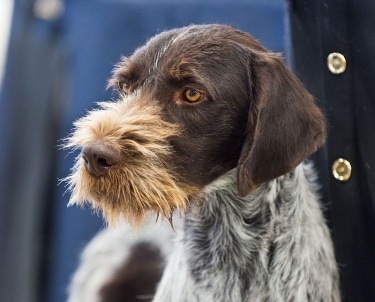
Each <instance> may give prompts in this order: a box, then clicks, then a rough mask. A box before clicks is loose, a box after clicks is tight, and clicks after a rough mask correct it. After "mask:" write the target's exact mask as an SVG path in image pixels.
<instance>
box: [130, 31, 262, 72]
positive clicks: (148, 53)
mask: <svg viewBox="0 0 375 302" xmlns="http://www.w3.org/2000/svg"><path fill="white" fill-rule="evenodd" d="M249 46H250V47H249ZM259 46H260V45H258V43H257V42H256V41H255V40H254V39H253V38H252V37H250V36H249V35H248V34H246V33H244V32H242V31H239V30H236V29H233V28H231V27H229V26H225V25H194V26H188V27H183V28H178V29H173V30H169V31H165V32H162V33H160V34H158V35H156V36H155V37H153V38H152V39H150V40H149V41H148V42H147V43H146V45H145V46H143V47H141V48H139V49H138V50H137V51H136V52H135V53H134V54H133V56H132V59H133V60H134V61H138V60H139V61H141V62H142V63H144V62H145V58H147V59H148V61H149V62H152V63H153V64H154V65H155V66H158V65H159V64H160V63H161V62H162V61H163V62H164V63H167V64H168V63H171V64H172V63H175V62H178V61H184V62H186V63H188V62H189V58H191V59H192V62H194V59H195V62H196V60H202V61H201V62H199V64H204V63H205V62H207V61H209V60H211V61H213V60H215V59H217V60H221V59H225V58H228V57H233V56H237V55H240V54H243V53H244V52H243V48H244V47H248V48H249V49H251V48H254V49H256V48H259Z"/></svg>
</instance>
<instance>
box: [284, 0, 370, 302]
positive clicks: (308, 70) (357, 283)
mask: <svg viewBox="0 0 375 302" xmlns="http://www.w3.org/2000/svg"><path fill="white" fill-rule="evenodd" d="M374 16H375V2H374V1H371V0H369V1H366V0H361V1H358V0H326V1H311V0H295V1H289V23H290V31H291V50H292V55H291V59H292V67H293V69H294V71H295V72H296V74H297V75H298V76H299V77H300V79H301V80H302V81H303V82H304V83H305V85H306V86H307V88H308V89H309V90H310V92H311V93H312V94H313V95H314V96H315V97H316V99H317V101H318V103H319V105H320V106H321V107H322V109H323V110H324V111H325V113H326V116H327V118H328V122H329V133H328V141H327V143H326V145H325V146H324V147H323V148H322V149H321V150H319V152H318V153H317V154H315V155H314V158H315V160H316V161H317V165H318V169H319V173H320V177H321V180H322V181H323V196H324V202H325V206H326V208H327V218H328V219H329V223H330V225H331V227H332V229H333V239H334V244H335V249H336V258H337V261H338V263H339V266H340V272H341V287H342V293H343V300H344V301H350V302H357V301H358V302H362V301H375V203H374V201H375V84H374V79H375V61H374V60H373V55H374V53H375V17H374ZM332 52H339V53H342V54H343V55H344V56H345V58H346V61H347V68H346V71H345V72H344V73H342V74H338V75H335V74H332V73H331V72H330V71H329V69H328V68H327V56H328V55H329V54H330V53H332ZM340 157H342V158H345V159H347V160H348V161H350V163H351V165H352V175H351V178H350V179H349V181H347V182H339V181H337V180H336V179H334V177H333V176H332V173H331V166H332V164H333V162H334V161H335V160H336V159H338V158H340Z"/></svg>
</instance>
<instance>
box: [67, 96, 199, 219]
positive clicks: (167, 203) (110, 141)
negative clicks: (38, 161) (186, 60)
mask: <svg viewBox="0 0 375 302" xmlns="http://www.w3.org/2000/svg"><path fill="white" fill-rule="evenodd" d="M146 99H147V98H146ZM132 101H133V100H132V98H126V99H124V100H119V101H117V102H113V103H102V104H100V105H101V109H100V110H95V111H93V112H91V113H90V114H88V115H87V116H85V117H83V118H82V119H80V120H78V121H76V122H75V123H74V125H75V127H76V128H75V131H74V133H73V135H72V136H71V137H69V139H68V141H67V144H66V146H67V147H73V148H77V147H83V146H85V145H87V144H90V143H97V142H100V143H102V144H106V145H109V146H110V147H111V148H114V149H117V150H120V151H121V153H122V157H123V160H122V163H121V164H120V165H119V166H118V167H116V169H111V170H110V171H109V174H108V175H107V176H106V177H96V176H94V175H91V174H90V173H89V172H88V171H87V170H86V168H85V165H84V164H83V160H82V159H81V158H79V159H78V160H77V163H76V165H75V167H74V172H73V173H72V175H71V176H69V178H68V179H67V180H68V181H69V183H70V189H71V191H72V195H71V199H70V202H69V204H80V205H81V204H83V203H84V202H87V201H89V202H91V205H92V206H93V207H94V208H95V209H99V210H101V211H102V212H103V215H104V217H105V219H106V221H107V222H108V223H109V224H110V225H111V224H113V222H114V221H115V219H116V218H118V217H123V218H124V219H125V220H126V221H128V222H130V223H131V224H132V225H133V226H138V225H139V223H141V222H142V220H143V218H144V215H145V213H146V211H154V212H157V213H160V214H162V215H163V216H166V217H171V215H172V212H173V211H174V210H184V209H186V205H187V198H188V195H189V194H190V193H191V192H192V191H194V188H193V187H189V186H187V185H184V184H181V183H179V182H178V180H176V179H175V177H174V176H173V175H172V174H171V172H170V171H169V170H168V168H167V165H166V162H165V161H166V159H167V158H168V156H169V155H170V153H171V150H170V146H169V144H168V143H167V139H169V138H170V137H172V136H175V135H177V134H178V133H179V129H178V127H176V126H175V125H173V124H171V123H168V122H165V121H163V120H162V119H161V117H160V110H159V109H158V108H157V107H155V106H149V105H147V104H146V105H141V104H138V105H136V106H134V105H131V103H132ZM145 103H146V102H145Z"/></svg>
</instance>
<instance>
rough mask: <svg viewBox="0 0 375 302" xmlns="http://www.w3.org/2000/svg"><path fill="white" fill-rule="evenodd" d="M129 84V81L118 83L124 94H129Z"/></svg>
mask: <svg viewBox="0 0 375 302" xmlns="http://www.w3.org/2000/svg"><path fill="white" fill-rule="evenodd" d="M130 88H131V86H130V84H129V83H126V82H125V83H120V89H121V90H122V91H123V92H124V93H125V94H130V92H131V89H130Z"/></svg>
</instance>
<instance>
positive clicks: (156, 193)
mask: <svg viewBox="0 0 375 302" xmlns="http://www.w3.org/2000/svg"><path fill="white" fill-rule="evenodd" d="M66 181H68V183H69V190H70V191H71V198H70V201H69V205H74V204H75V205H80V206H83V205H84V204H86V203H87V204H89V205H90V206H91V207H92V208H93V209H94V210H95V211H98V212H99V213H101V214H102V215H103V218H104V219H105V221H106V222H107V224H108V225H109V226H113V225H115V223H116V221H118V220H125V221H126V222H127V223H129V224H130V225H131V226H132V227H133V228H135V229H137V228H138V227H139V226H140V225H141V224H142V222H143V221H144V218H145V216H146V214H147V213H149V212H153V213H155V214H156V216H157V217H159V216H161V217H163V216H164V217H167V218H168V219H170V218H171V217H172V214H173V213H174V212H176V211H177V212H182V211H185V210H186V209H187V206H188V201H189V199H190V197H191V196H192V195H196V194H198V191H199V190H197V189H196V188H194V187H192V186H188V185H184V184H181V183H179V182H178V181H177V180H175V179H174V177H173V176H172V175H171V174H170V173H168V171H166V170H165V169H160V167H155V166H152V165H150V166H149V167H147V169H146V171H145V170H142V171H141V170H140V169H129V168H128V167H126V166H122V167H118V168H116V169H112V170H111V171H109V173H108V175H105V176H101V177H96V176H93V175H92V174H90V173H89V172H88V171H87V170H86V168H85V167H84V164H83V163H82V162H81V161H78V162H77V163H76V167H75V168H74V171H73V173H72V174H71V175H70V176H69V177H68V178H67V179H66Z"/></svg>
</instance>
